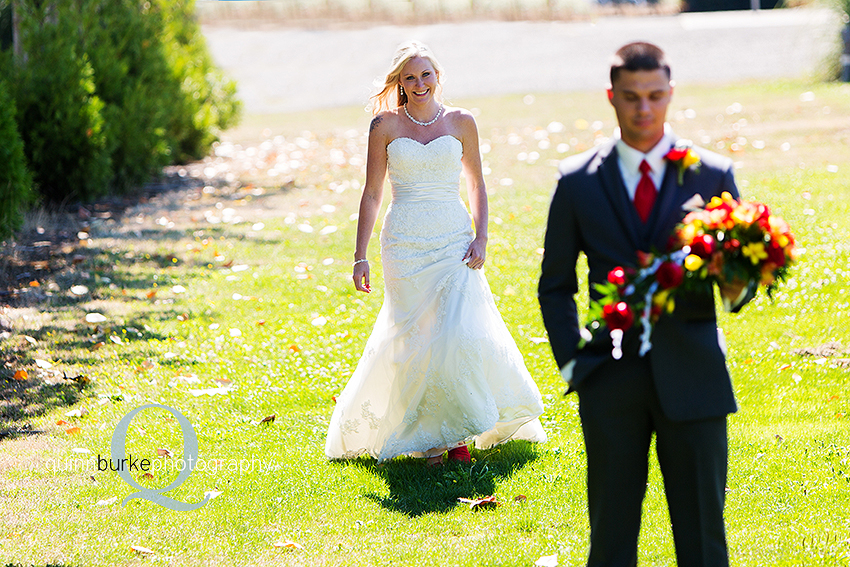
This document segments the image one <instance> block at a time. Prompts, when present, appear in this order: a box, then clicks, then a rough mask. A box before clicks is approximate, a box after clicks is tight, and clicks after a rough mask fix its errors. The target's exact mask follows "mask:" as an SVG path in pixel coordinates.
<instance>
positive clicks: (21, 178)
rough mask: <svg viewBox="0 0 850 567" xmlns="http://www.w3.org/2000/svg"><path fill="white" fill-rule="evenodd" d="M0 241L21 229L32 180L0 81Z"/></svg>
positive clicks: (12, 104) (12, 110)
mask: <svg viewBox="0 0 850 567" xmlns="http://www.w3.org/2000/svg"><path fill="white" fill-rule="evenodd" d="M0 163H2V164H3V167H2V168H0V238H4V237H6V236H8V235H9V234H11V233H12V232H13V231H15V230H17V229H19V228H20V227H21V220H22V218H23V212H24V208H25V207H26V206H27V205H28V204H30V203H31V202H32V201H33V192H32V177H31V176H30V173H29V171H28V170H27V166H26V159H25V158H24V144H23V142H22V141H21V137H20V135H19V134H18V128H17V124H16V123H15V101H14V100H12V97H11V95H10V94H9V92H8V90H7V88H6V83H5V81H3V80H2V79H0Z"/></svg>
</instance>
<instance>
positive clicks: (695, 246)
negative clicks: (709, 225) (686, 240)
mask: <svg viewBox="0 0 850 567" xmlns="http://www.w3.org/2000/svg"><path fill="white" fill-rule="evenodd" d="M714 249H715V243H714V237H713V236H711V235H710V234H703V235H702V236H697V237H696V238H695V239H694V241H693V242H691V254H695V255H697V256H699V257H700V258H703V259H705V258H708V257H709V256H711V254H712V253H713V252H714Z"/></svg>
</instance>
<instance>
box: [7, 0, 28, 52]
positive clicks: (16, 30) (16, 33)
mask: <svg viewBox="0 0 850 567" xmlns="http://www.w3.org/2000/svg"><path fill="white" fill-rule="evenodd" d="M20 2H21V0H11V2H10V5H11V6H12V53H13V54H14V55H15V61H16V62H17V63H18V64H23V63H25V62H26V57H25V55H24V46H23V44H22V43H21V16H20V14H19V13H18V5H19V4H20Z"/></svg>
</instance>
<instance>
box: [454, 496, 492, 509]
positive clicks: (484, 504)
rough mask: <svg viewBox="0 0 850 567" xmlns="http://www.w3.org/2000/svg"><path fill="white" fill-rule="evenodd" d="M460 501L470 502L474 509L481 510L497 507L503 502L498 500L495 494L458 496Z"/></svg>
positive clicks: (471, 507)
mask: <svg viewBox="0 0 850 567" xmlns="http://www.w3.org/2000/svg"><path fill="white" fill-rule="evenodd" d="M457 500H458V502H463V503H464V504H469V508H470V509H472V510H480V509H483V508H495V507H496V506H500V505H501V502H498V501H496V497H495V496H485V497H484V498H458V499H457Z"/></svg>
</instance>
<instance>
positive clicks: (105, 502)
mask: <svg viewBox="0 0 850 567" xmlns="http://www.w3.org/2000/svg"><path fill="white" fill-rule="evenodd" d="M116 502H118V497H117V496H113V497H112V498H107V499H106V500H98V501H97V505H98V506H110V505H112V504H115V503H116Z"/></svg>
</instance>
